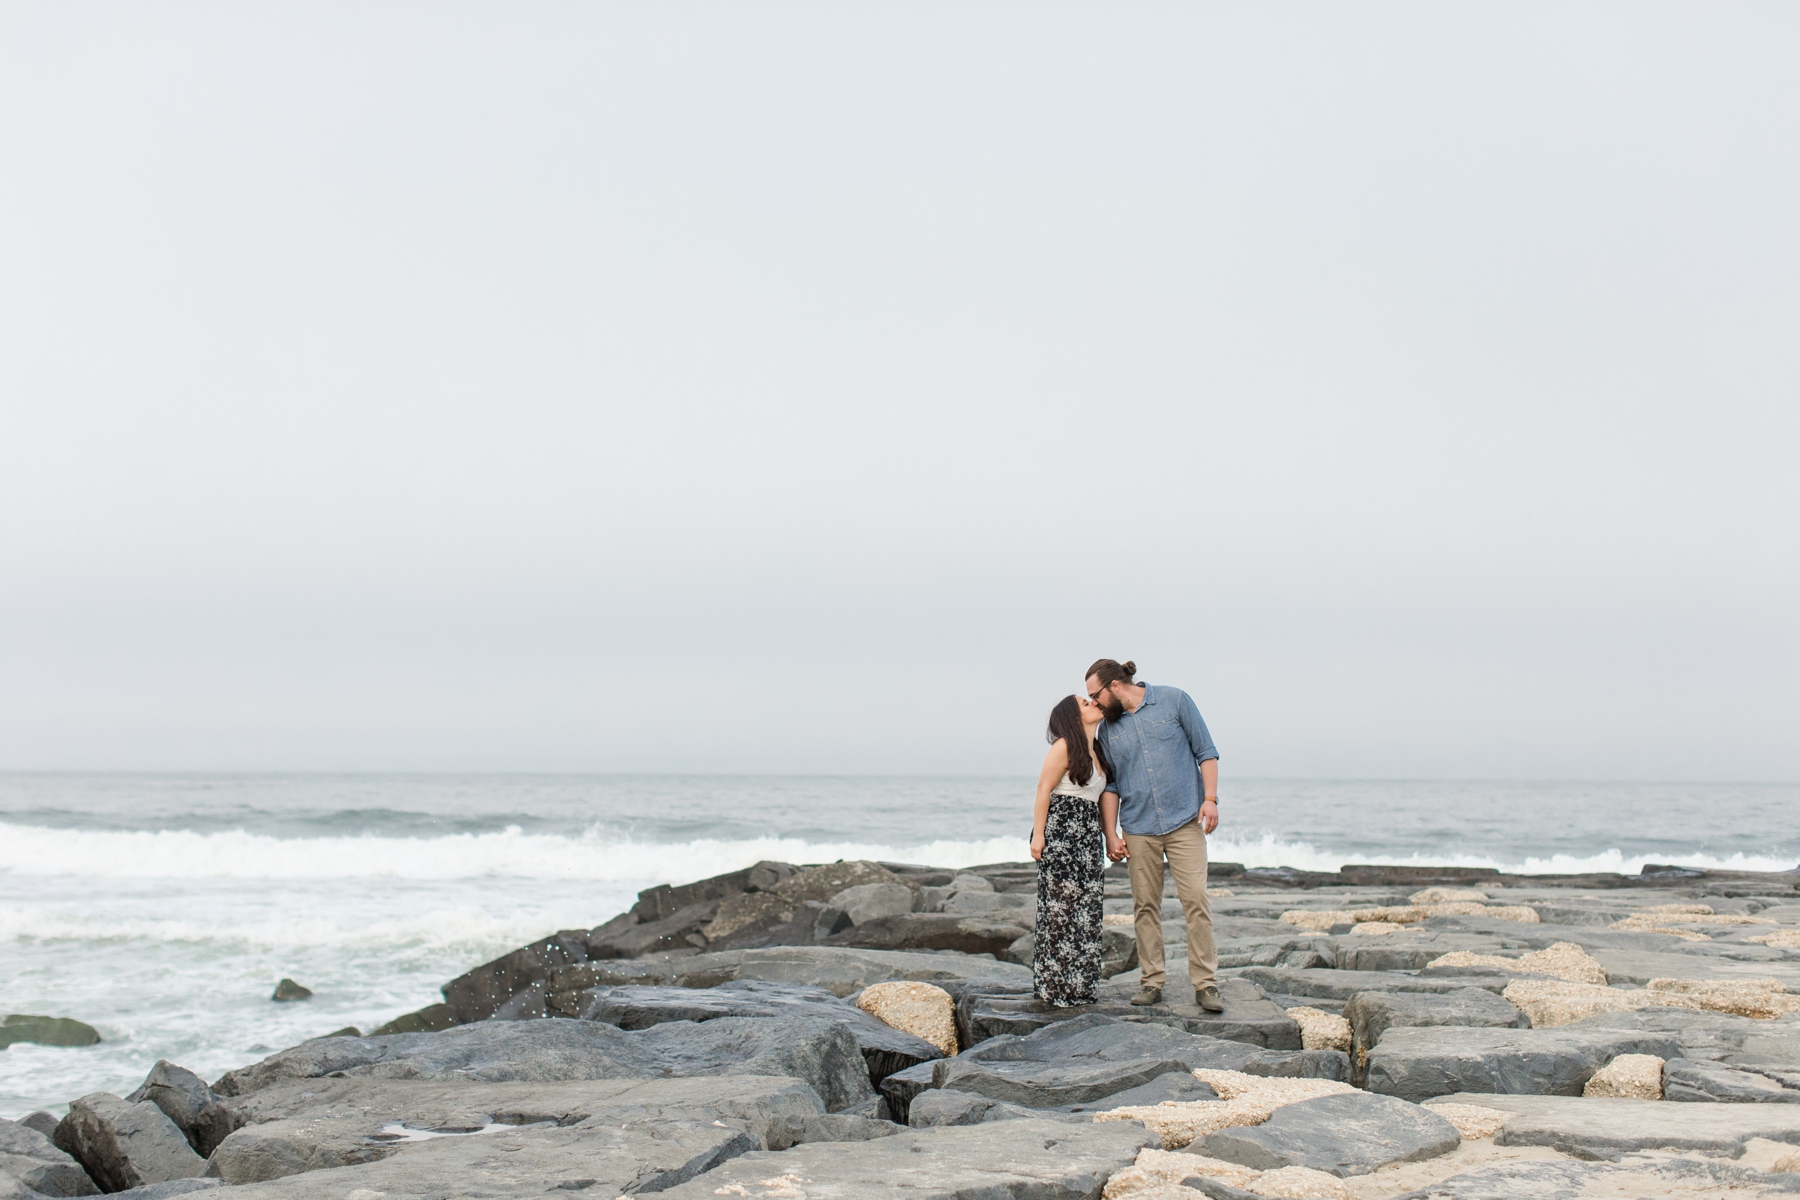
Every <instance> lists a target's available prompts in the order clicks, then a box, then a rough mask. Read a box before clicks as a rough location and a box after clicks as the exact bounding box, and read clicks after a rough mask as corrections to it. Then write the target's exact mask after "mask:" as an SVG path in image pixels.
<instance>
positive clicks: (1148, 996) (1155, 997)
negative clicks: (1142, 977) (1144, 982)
mask: <svg viewBox="0 0 1800 1200" xmlns="http://www.w3.org/2000/svg"><path fill="white" fill-rule="evenodd" d="M1161 999H1162V989H1161V988H1153V987H1147V988H1145V989H1143V990H1142V991H1140V992H1139V993H1138V994H1137V995H1135V996H1133V997H1132V998H1131V1002H1132V1003H1133V1004H1135V1005H1137V1006H1138V1007H1139V1008H1142V1007H1144V1006H1145V1005H1148V1004H1155V1003H1157V1002H1158V1001H1160V1000H1161Z"/></svg>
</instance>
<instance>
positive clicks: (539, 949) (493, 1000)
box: [443, 930, 588, 1023]
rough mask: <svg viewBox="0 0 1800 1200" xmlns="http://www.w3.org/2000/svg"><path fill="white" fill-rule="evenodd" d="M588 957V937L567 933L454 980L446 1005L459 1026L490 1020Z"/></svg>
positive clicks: (446, 992)
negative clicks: (557, 971) (559, 970)
mask: <svg viewBox="0 0 1800 1200" xmlns="http://www.w3.org/2000/svg"><path fill="white" fill-rule="evenodd" d="M587 957H588V943H587V934H586V933H585V932H583V931H581V930H564V931H563V932H561V933H559V934H556V935H555V936H553V937H547V938H543V939H540V940H539V941H535V942H533V943H531V945H529V946H522V947H520V948H519V949H517V950H514V951H513V952H512V953H510V954H504V955H501V956H500V957H499V958H496V959H495V960H494V961H492V962H488V963H483V964H482V965H481V966H479V967H476V968H475V969H474V970H473V971H470V972H468V973H467V974H464V975H459V976H458V977H457V978H455V979H452V980H451V981H450V982H449V983H446V984H445V985H444V988H443V991H444V1002H445V1003H446V1004H448V1005H449V1006H450V1009H451V1011H452V1012H453V1013H454V1014H455V1016H456V1019H457V1021H458V1022H459V1023H461V1022H469V1021H482V1020H486V1019H487V1018H488V1017H491V1016H493V1015H494V1013H495V1012H496V1011H497V1010H498V1009H499V1007H500V1006H501V1005H502V1004H505V1003H506V1002H507V1001H508V1000H510V999H511V998H512V997H513V996H514V995H516V994H517V993H519V992H521V991H524V990H525V989H526V988H528V987H530V986H531V985H532V984H534V983H537V982H540V981H542V980H545V979H547V978H549V975H550V972H551V971H552V970H554V969H555V968H557V967H560V966H565V965H567V964H570V963H577V962H582V961H584V960H586V959H587Z"/></svg>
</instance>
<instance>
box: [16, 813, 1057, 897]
mask: <svg viewBox="0 0 1800 1200" xmlns="http://www.w3.org/2000/svg"><path fill="white" fill-rule="evenodd" d="M1024 850H1025V843H1024V839H1022V838H1018V837H1009V838H989V839H985V840H975V841H934V842H927V843H924V844H922V845H913V846H891V845H883V844H880V843H876V842H852V841H844V842H809V841H806V840H804V839H800V838H783V837H765V838H749V839H740V840H736V841H726V840H717V839H710V838H706V839H699V840H695V841H690V842H681V843H674V844H668V843H655V842H641V841H635V840H632V839H629V838H620V837H618V836H616V835H610V834H608V833H606V832H603V831H601V830H598V829H589V830H588V831H587V832H586V833H584V834H583V835H581V836H579V837H566V836H563V835H560V834H538V833H531V834H528V833H525V832H524V831H523V830H521V829H520V828H519V827H518V826H516V825H514V826H509V827H507V828H506V829H504V830H500V831H498V832H493V833H461V834H449V835H445V836H442V837H431V838H414V837H403V838H396V837H373V836H370V837H324V838H278V837H271V836H268V835H266V834H256V833H246V832H244V831H242V830H231V831H225V832H218V833H195V832H193V831H191V830H175V829H171V830H158V831H154V832H138V831H87V830H70V829H49V828H44V827H41V826H35V825H12V824H7V823H4V822H0V870H4V871H11V872H14V873H16V874H19V875H77V876H88V877H95V878H103V879H383V878H385V879H414V880H447V879H479V878H484V877H498V876H506V877H517V878H527V879H545V880H585V881H589V882H599V883H609V882H630V883H635V884H638V885H639V886H648V885H650V884H656V883H685V882H688V881H689V880H693V879H704V878H706V877H707V876H709V875H719V874H723V873H724V872H726V871H735V870H738V869H740V868H743V867H748V866H751V865H753V864H755V863H758V862H761V861H763V860H764V859H773V860H776V861H779V862H796V863H817V862H835V861H836V860H838V859H841V858H842V859H859V858H872V859H879V860H881V861H884V862H909V863H929V864H932V865H934V866H942V867H972V866H976V865H978V864H981V863H991V862H1001V861H1006V860H1008V859H1017V858H1022V857H1023V856H1024Z"/></svg>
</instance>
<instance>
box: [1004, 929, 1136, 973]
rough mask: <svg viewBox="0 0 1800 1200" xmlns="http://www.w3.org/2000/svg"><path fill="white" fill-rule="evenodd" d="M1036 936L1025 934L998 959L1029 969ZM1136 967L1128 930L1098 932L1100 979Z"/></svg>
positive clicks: (1134, 939)
mask: <svg viewBox="0 0 1800 1200" xmlns="http://www.w3.org/2000/svg"><path fill="white" fill-rule="evenodd" d="M1036 956H1037V935H1036V934H1035V933H1028V934H1025V935H1024V936H1023V937H1021V938H1019V940H1017V941H1016V942H1014V943H1013V944H1012V945H1010V946H1008V947H1007V948H1006V953H1005V954H1002V955H1000V958H1002V959H1003V960H1005V961H1006V962H1015V963H1018V964H1019V965H1020V966H1022V967H1029V966H1031V965H1032V964H1033V963H1034V962H1035V961H1036ZM1137 965H1138V955H1137V938H1135V937H1133V936H1132V934H1131V931H1130V930H1128V929H1121V928H1118V927H1117V926H1112V925H1109V926H1107V927H1106V928H1105V929H1103V930H1101V932H1100V978H1102V979H1111V978H1112V977H1113V976H1114V975H1121V974H1124V973H1125V972H1126V971H1130V970H1133V969H1135V968H1136V967H1137Z"/></svg>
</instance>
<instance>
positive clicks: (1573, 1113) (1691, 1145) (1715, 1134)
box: [1428, 1094, 1800, 1158]
mask: <svg viewBox="0 0 1800 1200" xmlns="http://www.w3.org/2000/svg"><path fill="white" fill-rule="evenodd" d="M1443 1102H1444V1103H1455V1104H1478V1105H1481V1106H1482V1107H1484V1108H1497V1109H1500V1110H1501V1111H1503V1112H1509V1113H1512V1114H1513V1116H1512V1117H1511V1119H1509V1120H1508V1121H1507V1122H1506V1125H1505V1127H1504V1128H1502V1129H1501V1130H1500V1132H1499V1133H1498V1134H1496V1135H1495V1136H1494V1144H1495V1145H1499V1146H1550V1147H1552V1148H1554V1149H1556V1150H1558V1151H1560V1152H1562V1153H1564V1154H1573V1155H1575V1156H1577V1157H1580V1158H1596V1157H1606V1156H1611V1155H1615V1154H1622V1153H1627V1154H1628V1153H1633V1152H1635V1151H1640V1150H1693V1151H1698V1152H1700V1153H1702V1154H1708V1155H1717V1156H1722V1157H1725V1158H1738V1157H1740V1156H1742V1154H1743V1152H1744V1146H1745V1144H1746V1143H1747V1142H1749V1141H1750V1139H1751V1138H1759V1137H1760V1138H1768V1139H1770V1140H1771V1141H1777V1142H1800V1109H1797V1108H1795V1107H1794V1106H1793V1105H1789V1104H1684V1105H1682V1106H1681V1107H1680V1108H1672V1107H1670V1106H1669V1105H1668V1104H1667V1103H1665V1102H1664V1101H1661V1100H1622V1099H1617V1098H1606V1099H1599V1098H1589V1097H1585V1096H1501V1095H1494V1096H1489V1095H1464V1094H1457V1095H1451V1096H1445V1097H1443ZM1428 1107H1429V1106H1428Z"/></svg>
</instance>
